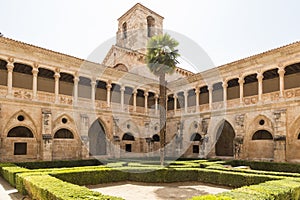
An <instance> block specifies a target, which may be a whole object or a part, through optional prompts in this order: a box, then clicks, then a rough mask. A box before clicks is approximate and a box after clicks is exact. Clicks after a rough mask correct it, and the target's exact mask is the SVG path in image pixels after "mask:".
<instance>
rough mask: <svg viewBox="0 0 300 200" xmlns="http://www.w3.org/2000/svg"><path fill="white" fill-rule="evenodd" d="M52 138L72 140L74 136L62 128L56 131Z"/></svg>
mask: <svg viewBox="0 0 300 200" xmlns="http://www.w3.org/2000/svg"><path fill="white" fill-rule="evenodd" d="M54 138H58V139H73V138H74V135H73V133H72V132H71V131H70V130H68V129H65V128H62V129H59V130H58V131H56V133H55V134H54Z"/></svg>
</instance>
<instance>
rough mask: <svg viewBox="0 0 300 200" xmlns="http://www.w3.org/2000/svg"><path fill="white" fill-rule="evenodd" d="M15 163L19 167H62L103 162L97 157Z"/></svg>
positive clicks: (95, 164)
mask: <svg viewBox="0 0 300 200" xmlns="http://www.w3.org/2000/svg"><path fill="white" fill-rule="evenodd" d="M15 164H16V165H18V166H20V167H25V168H27V169H41V168H62V167H80V166H97V165H103V163H101V162H100V161H99V160H97V159H89V160H59V161H37V162H19V163H15Z"/></svg>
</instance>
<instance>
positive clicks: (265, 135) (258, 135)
mask: <svg viewBox="0 0 300 200" xmlns="http://www.w3.org/2000/svg"><path fill="white" fill-rule="evenodd" d="M252 140H273V136H272V134H271V133H270V132H269V131H266V130H258V131H256V132H255V133H254V134H253V136H252Z"/></svg>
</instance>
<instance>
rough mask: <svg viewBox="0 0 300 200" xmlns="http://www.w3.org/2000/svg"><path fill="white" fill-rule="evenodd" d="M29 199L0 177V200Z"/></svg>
mask: <svg viewBox="0 0 300 200" xmlns="http://www.w3.org/2000/svg"><path fill="white" fill-rule="evenodd" d="M21 199H22V200H29V198H24V196H23V195H21V194H20V193H18V191H17V189H15V188H14V187H12V186H10V185H9V183H8V182H6V180H4V179H3V178H2V177H0V200H21Z"/></svg>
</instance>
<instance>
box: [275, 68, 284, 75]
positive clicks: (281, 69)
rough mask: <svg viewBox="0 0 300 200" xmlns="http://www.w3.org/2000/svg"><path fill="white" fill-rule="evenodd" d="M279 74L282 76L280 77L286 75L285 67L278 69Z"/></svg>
mask: <svg viewBox="0 0 300 200" xmlns="http://www.w3.org/2000/svg"><path fill="white" fill-rule="evenodd" d="M277 72H278V74H279V75H280V76H284V74H285V70H284V68H283V67H280V68H278V71H277Z"/></svg>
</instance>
